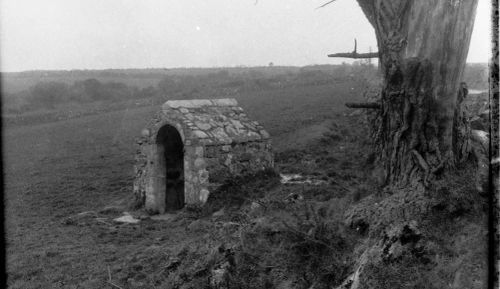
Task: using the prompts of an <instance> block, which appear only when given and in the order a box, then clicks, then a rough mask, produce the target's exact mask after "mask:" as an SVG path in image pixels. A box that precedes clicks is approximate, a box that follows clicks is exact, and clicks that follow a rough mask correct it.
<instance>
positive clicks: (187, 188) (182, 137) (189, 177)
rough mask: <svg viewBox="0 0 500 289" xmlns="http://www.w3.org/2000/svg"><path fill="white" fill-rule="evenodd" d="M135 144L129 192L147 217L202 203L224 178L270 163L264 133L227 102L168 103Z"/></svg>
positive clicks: (176, 101) (204, 100)
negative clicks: (136, 144)
mask: <svg viewBox="0 0 500 289" xmlns="http://www.w3.org/2000/svg"><path fill="white" fill-rule="evenodd" d="M137 143H138V145H139V147H138V150H137V155H136V165H135V180H134V194H135V197H136V199H137V200H138V201H139V203H140V205H141V206H143V207H145V209H146V210H147V211H148V212H150V213H164V212H168V211H173V210H177V209H180V208H182V207H183V206H184V205H185V204H196V203H198V204H203V203H205V202H206V201H207V199H208V196H209V194H210V192H213V191H214V190H215V189H217V188H218V187H219V186H220V185H221V184H223V183H224V182H225V181H227V180H228V179H230V178H232V177H234V176H242V175H247V174H253V173H256V172H258V171H261V170H264V169H266V168H271V167H273V165H274V163H273V162H274V161H273V154H272V149H271V141H270V138H269V134H268V133H267V132H266V131H265V130H264V128H263V127H262V126H261V125H260V124H259V123H257V122H256V121H251V120H250V119H249V118H248V117H247V115H246V114H245V113H244V112H243V109H242V108H241V107H239V106H238V103H237V102H236V100H235V99H229V98H226V99H211V100H209V99H197V100H171V101H167V102H166V103H165V104H163V106H162V109H161V111H160V112H159V113H158V114H156V116H155V117H154V118H153V119H152V121H151V122H150V123H149V125H148V126H147V128H145V129H144V130H143V131H142V136H141V137H140V138H139V139H138V140H137Z"/></svg>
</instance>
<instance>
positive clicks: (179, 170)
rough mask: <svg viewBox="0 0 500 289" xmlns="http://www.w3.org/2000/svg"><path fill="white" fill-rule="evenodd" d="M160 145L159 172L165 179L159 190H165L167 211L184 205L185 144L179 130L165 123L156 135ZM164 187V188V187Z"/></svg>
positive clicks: (160, 176)
mask: <svg viewBox="0 0 500 289" xmlns="http://www.w3.org/2000/svg"><path fill="white" fill-rule="evenodd" d="M156 144H157V146H158V159H159V166H158V170H159V171H158V174H159V178H160V179H163V180H164V184H160V186H159V187H158V189H159V190H162V189H164V190H165V211H167V212H168V211H174V210H178V209H181V208H182V207H184V145H183V143H182V138H181V135H180V134H179V131H177V129H176V128H175V127H173V126H171V125H164V126H163V127H162V128H160V130H159V131H158V135H157V137H156ZM162 187H163V188H162Z"/></svg>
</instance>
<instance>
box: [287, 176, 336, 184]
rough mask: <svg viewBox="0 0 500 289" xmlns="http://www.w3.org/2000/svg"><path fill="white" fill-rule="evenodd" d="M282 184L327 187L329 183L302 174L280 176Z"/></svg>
mask: <svg viewBox="0 0 500 289" xmlns="http://www.w3.org/2000/svg"><path fill="white" fill-rule="evenodd" d="M280 177H281V180H280V181H281V183H282V184H294V185H296V184H308V185H313V186H319V185H325V184H327V182H326V181H325V180H321V179H318V178H315V177H313V176H302V175H301V174H280Z"/></svg>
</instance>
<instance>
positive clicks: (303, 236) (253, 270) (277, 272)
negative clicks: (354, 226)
mask: <svg viewBox="0 0 500 289" xmlns="http://www.w3.org/2000/svg"><path fill="white" fill-rule="evenodd" d="M328 209H329V208H328V207H325V206H318V205H314V204H313V203H303V204H300V205H299V204H297V205H295V206H288V207H286V208H285V209H283V210H280V211H279V212H276V211H275V212H274V213H273V214H272V216H270V217H261V218H258V219H257V220H256V221H255V222H253V223H251V224H249V225H247V226H246V227H245V229H244V230H243V231H242V237H241V243H240V245H239V247H237V250H236V255H235V260H236V266H235V269H234V270H233V272H232V273H231V274H230V275H229V276H228V285H229V286H228V287H227V288H278V287H280V286H289V287H292V288H310V287H311V286H314V288H331V286H334V285H338V284H340V283H341V282H342V280H343V279H344V278H346V277H347V276H348V274H349V273H350V270H352V267H353V264H354V259H353V257H352V256H353V255H352V254H351V253H352V250H353V248H354V247H355V245H356V242H357V241H356V240H357V237H356V234H355V233H353V232H352V231H351V230H349V229H347V228H345V227H344V225H343V224H342V223H341V222H340V220H339V219H337V218H335V217H333V215H332V214H331V212H329V210H328ZM332 217H333V218H332Z"/></svg>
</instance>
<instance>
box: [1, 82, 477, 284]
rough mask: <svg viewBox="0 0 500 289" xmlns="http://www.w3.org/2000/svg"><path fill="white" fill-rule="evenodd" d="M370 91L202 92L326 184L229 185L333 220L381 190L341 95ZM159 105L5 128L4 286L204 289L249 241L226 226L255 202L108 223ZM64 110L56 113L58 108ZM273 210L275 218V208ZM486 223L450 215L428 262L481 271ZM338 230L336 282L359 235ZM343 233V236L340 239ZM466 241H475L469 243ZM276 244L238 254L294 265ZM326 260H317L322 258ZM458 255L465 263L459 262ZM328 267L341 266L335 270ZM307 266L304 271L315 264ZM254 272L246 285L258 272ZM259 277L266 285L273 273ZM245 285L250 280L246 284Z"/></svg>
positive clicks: (282, 167)
mask: <svg viewBox="0 0 500 289" xmlns="http://www.w3.org/2000/svg"><path fill="white" fill-rule="evenodd" d="M366 87H367V84H366V83H364V81H363V80H362V79H359V78H358V79H356V78H345V79H339V80H337V81H334V82H328V83H320V82H318V83H317V84H311V83H309V84H308V85H289V86H284V87H281V88H278V87H273V86H270V87H267V88H261V89H251V90H240V91H236V92H235V93H234V94H225V95H217V94H208V95H206V96H204V97H235V98H236V99H237V100H238V102H239V104H240V105H241V106H242V107H243V108H244V109H245V111H246V112H247V114H248V115H249V116H250V117H251V118H253V119H255V120H257V121H259V122H260V123H261V124H262V125H263V126H264V127H265V128H266V129H267V130H268V131H269V133H270V134H271V136H272V140H273V146H274V149H275V152H276V169H277V170H278V172H283V173H301V174H304V175H309V176H314V177H315V178H317V179H320V180H322V181H324V184H323V185H320V186H312V185H281V184H279V182H278V183H276V182H269V183H266V182H265V181H263V180H254V183H252V184H250V185H246V184H242V185H241V188H233V189H234V190H235V192H238V190H240V193H241V192H242V193H243V194H244V195H245V197H246V198H249V199H251V200H271V201H276V202H277V203H278V204H282V203H283V200H284V199H286V198H287V197H288V196H290V195H301V196H303V198H304V199H305V200H306V202H307V203H310V204H315V205H318V204H319V205H320V206H323V207H324V208H325V210H326V211H327V213H325V214H326V215H327V216H328V218H331V220H340V219H341V218H342V217H341V216H342V214H343V212H344V211H345V210H346V209H347V207H348V206H349V204H351V203H352V202H356V201H358V200H360V199H363V198H364V197H366V196H368V195H371V194H376V193H377V188H376V187H375V186H371V185H370V182H369V181H370V178H371V176H370V175H369V173H368V172H369V170H368V168H369V166H370V165H369V164H367V163H366V159H367V156H368V152H369V146H368V144H369V142H368V130H367V126H366V122H365V118H364V115H363V114H361V113H360V111H355V112H354V113H353V111H350V110H348V109H346V108H345V107H344V103H345V102H356V101H363V100H364V98H363V96H362V95H363V93H364V90H365V88H366ZM199 93H201V94H203V91H201V92H199ZM156 102H158V99H156V100H155V103H156ZM158 109H159V106H158V103H156V105H153V106H151V105H150V102H148V101H143V102H141V103H140V105H136V104H135V103H134V101H132V102H131V103H126V102H124V103H120V104H118V105H116V106H111V107H99V105H98V104H96V103H95V104H92V106H85V107H82V108H81V113H79V114H67V113H65V114H64V113H63V114H62V116H61V117H58V118H54V117H52V116H48V117H47V114H46V113H45V112H39V113H38V114H35V116H34V117H31V118H29V117H28V118H26V119H25V120H24V121H21V122H18V123H12V124H10V125H6V126H5V127H4V129H3V139H4V143H3V151H4V176H5V193H4V200H5V204H6V207H5V209H6V233H7V234H6V241H7V249H6V250H7V273H8V281H7V282H8V286H9V288H23V289H24V288H119V287H120V288H208V287H207V286H208V284H209V283H210V282H209V281H207V280H208V279H207V278H209V276H210V271H209V269H210V268H215V267H214V266H216V265H217V264H219V263H220V262H222V261H223V259H224V258H223V257H221V256H220V252H223V251H224V250H226V249H221V248H225V247H224V246H230V245H231V244H233V245H234V244H239V246H242V247H245V244H244V242H243V241H242V240H243V239H244V238H243V237H242V236H240V235H238V234H240V233H241V231H240V230H235V229H234V227H233V226H235V224H236V226H243V225H244V224H246V223H245V222H248V220H246V221H245V220H242V219H241V218H243V217H244V215H245V214H246V213H245V212H250V213H251V207H252V206H251V205H252V202H251V201H250V202H249V203H248V201H245V204H246V205H245V206H243V207H237V208H235V209H232V211H230V208H227V210H228V211H227V212H226V213H225V214H224V215H223V216H222V218H216V217H213V216H212V215H210V214H209V215H203V214H202V215H200V216H193V213H192V212H189V211H187V210H184V211H183V212H181V213H180V214H179V215H178V216H177V217H173V218H171V219H169V220H166V221H158V220H152V219H145V220H143V221H141V222H140V223H139V224H135V225H131V224H117V223H114V222H113V221H112V219H113V218H115V217H118V216H120V215H121V214H122V212H123V211H124V210H127V207H126V205H127V202H128V201H129V200H130V198H131V196H132V181H133V165H134V153H135V146H134V138H135V137H137V136H138V135H139V133H140V131H141V129H142V128H144V127H145V125H146V123H147V122H148V121H149V119H150V117H151V115H152V114H153V113H154V112H156V111H157V110H158ZM60 112H64V109H63V108H60V109H59V111H58V113H60ZM19 117H25V115H21V116H19ZM249 182H252V180H249ZM210 206H212V207H209V208H208V209H206V210H207V211H209V212H210V213H211V211H210V209H212V210H218V209H220V204H219V205H217V204H216V205H213V204H211V205H210ZM295 209H296V208H295V207H293V206H292V207H291V209H290V208H288V209H286V210H292V212H291V213H290V212H285V213H282V212H281V211H280V210H276V211H272V210H271V211H270V212H266V213H262V212H261V213H255V214H257V215H258V214H261V215H258V216H260V217H259V218H267V219H264V220H274V219H276V218H278V219H279V218H282V217H283V216H284V215H286V216H288V215H290V214H292V215H293V213H295V212H293V210H295ZM249 210H250V211H249ZM286 210H285V211H286ZM242 212H244V213H245V214H243V213H242ZM278 212H279V214H281V215H279V216H277V215H278ZM250 213H249V214H250ZM266 214H267V215H266ZM283 214H284V215H283ZM287 214H288V215H287ZM259 218H257V217H256V220H259ZM273 218H274V219H273ZM453 218H455V216H454V217H453ZM243 219H244V218H243ZM482 221H484V220H482V219H480V218H479V219H477V218H476V219H474V220H473V221H471V220H470V219H467V218H465V217H462V219H453V222H454V223H452V224H455V225H447V227H446V228H448V231H447V230H444V232H445V233H446V234H448V235H449V236H448V235H447V236H445V237H443V238H449V239H452V238H455V237H456V238H457V241H456V242H451V241H446V240H447V239H442V238H441V237H439V238H435V239H433V240H432V241H433V242H435V243H437V245H436V246H438V247H439V246H441V247H443V248H446V250H448V251H446V252H448V253H446V254H444V255H439V256H437V255H436V256H437V257H436V258H438V259H439V258H441V259H440V260H445V261H439V262H438V263H437V264H438V266H436V267H437V268H438V269H437V270H440V271H439V273H443V274H445V275H446V278H447V279H446V280H450V279H453V278H454V277H453V276H454V275H453V274H455V271H456V270H458V269H457V268H471V267H470V266H472V265H473V267H474V266H475V267H474V268H475V269H474V270H476V271H475V273H474V276H483V275H481V274H483V273H482V271H481V270H482V269H484V264H483V263H480V262H479V261H477V260H479V259H480V258H482V257H484V254H485V252H484V250H481V249H480V248H481V247H480V244H481V243H480V242H482V241H484V240H483V239H481V238H477V237H475V236H478V235H481V236H483V235H482V234H484V228H482V227H481V226H478V224H480V222H482ZM270 223H271V224H272V222H271V221H270ZM266 225H269V224H266ZM245 226H246V225H245ZM329 226H330V225H329ZM335 228H337V227H335ZM436 228H437V229H436V230H438V229H440V228H442V227H439V226H437V227H436ZM268 229H269V228H268ZM271 229H273V228H271ZM266 230H267V229H266ZM264 231H265V230H264ZM271 231H272V230H271ZM265 232H267V233H269V232H268V231H265ZM251 233H253V231H251V230H250V231H248V236H247V237H248V238H250V240H254V241H255V244H260V243H258V242H257V241H258V240H260V241H262V242H264V241H266V240H261V239H252V234H251ZM267 233H266V234H267ZM445 233H443V234H445ZM266 234H264V235H265V236H267V235H266ZM335 234H337V232H335ZM335 234H334V236H333V237H332V236H330V237H329V238H330V239H332V238H333V239H332V240H336V241H339V244H342V242H344V243H345V242H347V243H349V244H350V245H349V246H344V245H343V247H342V249H341V250H340V251H339V252H337V253H335V254H334V255H333V256H335V258H337V259H336V261H335V262H333V263H331V262H327V263H321V264H322V265H321V266H320V267H322V268H325V270H326V269H328V270H334V271H335V276H331V274H330V273H329V274H330V275H327V277H328V278H331V280H334V281H332V282H339V280H341V279H343V278H345V277H346V274H347V273H349V272H348V271H346V270H348V268H350V267H349V266H351V265H352V263H351V262H352V259H350V257H349V256H347V255H342V254H343V253H340V252H344V251H345V252H347V251H348V250H352V247H353V246H354V245H355V244H357V243H356V242H358V241H357V240H358V239H359V238H360V236H359V235H358V233H357V232H356V231H354V230H353V232H347V231H346V229H339V232H338V234H337V235H335ZM339 234H340V235H339ZM346 236H349V238H350V239H349V238H348V239H345V238H347V237H346ZM293 237H294V238H295V239H296V238H297V236H293ZM336 238H337V239H336ZM343 238H344V239H343ZM260 241H259V242H260ZM306 241H307V240H306ZM340 241H342V242H340ZM471 242H472V244H474V246H472V247H471V248H472V249H471V248H467V246H468V245H467V244H471ZM255 244H254V245H255ZM285 245H286V244H285ZM313 245H314V244H313ZM249 246H250V245H249ZM279 246H281V245H279ZM279 246H278V247H277V248H276V251H270V252H266V251H262V252H261V253H262V254H261V256H257V257H256V256H250V255H248V254H247V255H245V254H246V253H245V254H243V253H242V255H239V257H238V258H243V257H245V256H246V257H245V258H250V259H249V260H250V261H251V260H254V261H255V258H264V259H263V260H260V262H261V263H264V265H270V266H271V265H273V264H267V263H266V262H271V261H273V260H274V261H275V259H276V260H277V259H279V258H284V259H283V260H285V261H286V260H288V261H286V262H285V261H284V262H285V263H287V264H288V263H291V264H293V262H291V261H290V259H287V258H291V257H290V256H288V255H286V254H285V255H280V256H274V255H272V254H274V253H276V252H282V251H280V250H282V248H281V247H279ZM250 247H251V246H250ZM250 247H249V248H250ZM266 248H271V247H266V246H261V247H258V246H257V248H253V249H252V250H257V251H259V250H265V249H266ZM292 248H293V247H292ZM227 250H229V249H227ZM227 250H226V251H227ZM285 252H289V250H286V251H285ZM457 252H462V253H457ZM464 252H465V253H464ZM330 253H331V252H330ZM242 256H243V257H242ZM248 256H250V257H248ZM266 256H267V258H268V259H266ZM325 256H326V257H325V260H326V259H328V258H330V256H329V255H325ZM346 256H347V257H346ZM252 258H253V259H252ZM471 260H476V261H471ZM250 261H249V264H250V263H252V262H250ZM292 261H296V260H292ZM306 261H307V260H306ZM313 261H314V260H313ZM307 262H309V261H307ZM307 262H305V263H301V264H313V265H314V264H315V265H314V266H316V267H317V266H318V264H319V263H314V262H312V261H311V262H310V263H307ZM342 262H343V263H342ZM461 262H462V263H467V264H469V265H470V266H469V267H467V266H465V267H464V266H462V263H461ZM332 264H333V265H335V266H337V267H335V266H334V267H331V266H333V265H332ZM398 264H399V263H398ZM313 265H311V266H312V267H310V268H309V267H308V269H307V270H313V269H311V268H313V267H314V266H313ZM394 266H399V267H398V268H396V269H394V268H393V267H390V268H389V267H388V268H387V270H386V271H384V272H385V273H384V274H389V275H390V274H393V275H394V276H396V277H394V276H393V277H394V278H395V279H398V278H399V277H398V276H399V275H397V274H399V272H400V271H398V270H399V269H400V268H403V267H404V266H400V265H394ZM482 266H483V267H482ZM271 267H272V266H271ZM332 268H333V269H332ZM404 268H406V267H404ZM411 268H413V267H411ZM411 268H410V269H411ZM375 269H377V270H381V269H380V268H375ZM375 269H374V270H375ZM410 269H407V270H410ZM207 270H208V271H207ZM238 270H240V271H237V272H234V274H235V276H239V278H240V279H241V280H246V279H245V278H247V277H248V276H250V275H251V274H250V273H252V274H253V273H255V272H254V271H249V272H250V273H248V272H247V271H245V268H240V269H238ZM266 270H267V269H266ZM286 270H288V271H286ZM286 270H285V269H282V268H278V269H276V270H275V271H273V272H277V273H273V274H277V276H283V274H285V275H286V274H290V272H295V271H300V270H305V269H304V268H301V267H300V266H299V267H298V268H295V267H294V268H287V269H286ZM294 270H295V271H294ZM391 270H392V271H391ZM460 270H463V269H460ZM471 270H472V269H471ZM266 272H267V271H266ZM311 272H312V271H311ZM314 272H316V271H314ZM432 272H434V271H432ZM432 272H431V273H432ZM436 272H438V271H436ZM450 272H451V273H450ZM317 273H318V274H322V272H317ZM323 273H324V272H323ZM248 274H250V275H248ZM266 274H267V273H266ZM426 274H427V273H426ZM251 276H253V277H252V278H254V279H252V282H254V281H255V278H256V277H255V276H254V275H251ZM259 276H260V275H259ZM269 276H271V275H269ZM391 276H392V275H391ZM259 278H260V277H259ZM391 278H392V277H391ZM443 278H444V277H443ZM399 279H400V278H399ZM399 279H398V280H399ZM438 279H439V278H438ZM241 280H240V281H241ZM259 280H260V279H259ZM329 280H330V279H329ZM439 280H440V279H439ZM443 280H444V279H443ZM275 281H276V280H275ZM207 282H208V283H207ZM249 282H250V281H249ZM255 282H257V281H255ZM259 282H261V283H258V284H261V285H262V286H264V285H265V284H268V283H269V282H271V281H270V280H260V281H259ZM304 282H305V281H304ZM111 283H113V284H115V285H112V284H111ZM271 283H272V282H271ZM271 283H269V284H271ZM306 283H307V282H306ZM306 283H304V284H306ZM249 284H250V283H248V284H247V287H248V286H250V287H248V288H252V286H251V285H249ZM252 284H253V283H252ZM255 284H257V283H255ZM263 284H264V285H263ZM284 284H285V283H284ZM335 284H337V283H335ZM436 284H438V283H436ZM439 284H440V283H439ZM117 286H119V287H117ZM308 286H310V283H309V285H308ZM308 286H305V285H304V286H303V288H308ZM436 286H437V285H436ZM241 288H246V287H244V286H243V287H241ZM253 288H260V285H259V286H257V287H255V286H253ZM268 288H273V287H268ZM297 288H302V287H300V286H299V287H297ZM403 288H404V287H403ZM415 288H417V287H415ZM436 288H437V287H436ZM474 288H476V287H474Z"/></svg>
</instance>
